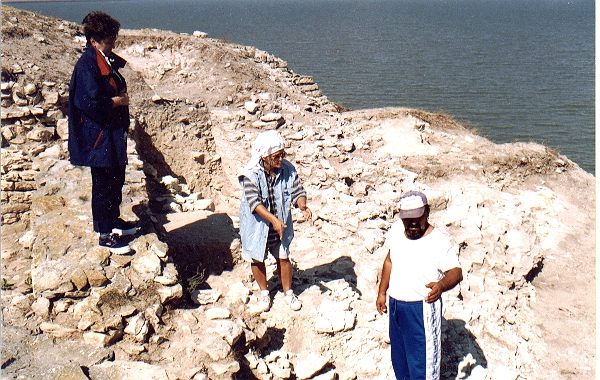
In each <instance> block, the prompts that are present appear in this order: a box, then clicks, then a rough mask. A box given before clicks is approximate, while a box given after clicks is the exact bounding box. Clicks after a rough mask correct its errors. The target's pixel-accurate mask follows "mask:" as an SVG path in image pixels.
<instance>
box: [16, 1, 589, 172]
mask: <svg viewBox="0 0 600 380" xmlns="http://www.w3.org/2000/svg"><path fill="white" fill-rule="evenodd" d="M5 5H11V6H15V7H18V8H22V9H27V10H31V11H35V12H38V13H41V14H44V15H48V16H55V17H59V18H62V19H66V20H69V21H74V22H77V23H80V22H81V20H82V19H83V17H84V16H85V15H86V14H87V13H88V12H89V11H91V10H102V11H105V12H107V13H109V14H111V15H112V16H113V17H115V18H117V19H118V20H119V21H120V22H121V25H122V27H123V28H126V29H141V28H157V29H165V30H171V31H174V32H184V33H193V32H194V31H196V30H199V31H203V32H206V33H208V35H209V37H212V38H218V39H224V40H229V41H231V42H233V43H237V44H241V45H251V46H255V47H257V48H258V49H260V50H265V51H267V52H269V53H271V54H273V55H275V56H277V57H279V58H281V59H283V60H285V61H287V62H288V66H289V68H290V69H291V70H292V71H294V72H295V73H298V74H303V75H312V76H314V78H315V81H316V82H317V83H318V85H319V87H320V88H321V89H322V90H323V92H324V94H325V95H326V96H327V97H328V98H329V100H330V101H333V102H336V103H339V104H341V105H343V106H345V107H348V108H352V109H364V108H379V107H411V108H422V109H425V110H427V111H429V112H445V113H447V114H448V115H450V116H452V117H454V118H455V119H457V120H458V121H459V122H461V123H464V124H466V125H467V126H468V127H469V128H473V129H477V130H478V132H479V133H480V134H481V135H483V136H486V137H488V138H489V139H490V140H492V141H494V142H496V143H507V142H514V141H535V142H540V143H542V144H545V145H547V146H548V147H550V148H552V149H556V150H558V151H559V152H560V153H561V154H564V155H566V156H567V157H569V158H570V159H571V160H573V161H575V162H576V163H577V164H579V165H580V166H581V167H582V168H583V169H585V170H586V171H588V172H590V173H592V174H594V173H595V114H594V113H595V108H594V107H595V99H594V96H595V83H594V80H595V71H594V70H595V65H594V58H595V57H594V54H595V52H594V48H595V45H594V44H595V41H594V28H595V19H594V13H595V9H594V1H593V0H574V1H567V0H444V1H440V0H144V1H141V0H121V1H70V2H46V3H35V2H31V3H19V2H16V3H14V2H11V3H6V2H5Z"/></svg>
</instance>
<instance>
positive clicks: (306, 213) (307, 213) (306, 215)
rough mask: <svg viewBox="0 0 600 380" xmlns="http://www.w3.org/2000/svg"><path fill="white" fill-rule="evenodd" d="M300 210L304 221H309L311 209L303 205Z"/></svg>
mask: <svg viewBox="0 0 600 380" xmlns="http://www.w3.org/2000/svg"><path fill="white" fill-rule="evenodd" d="M300 211H302V215H304V219H305V220H306V221H310V220H311V219H312V211H310V209H309V208H308V207H305V208H304V209H300Z"/></svg>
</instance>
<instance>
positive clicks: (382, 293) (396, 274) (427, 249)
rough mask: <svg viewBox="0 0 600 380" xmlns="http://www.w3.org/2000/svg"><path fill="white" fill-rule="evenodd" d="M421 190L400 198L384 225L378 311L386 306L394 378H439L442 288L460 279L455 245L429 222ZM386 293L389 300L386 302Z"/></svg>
mask: <svg viewBox="0 0 600 380" xmlns="http://www.w3.org/2000/svg"><path fill="white" fill-rule="evenodd" d="M428 217H429V205H428V204H427V197H426V196H425V194H423V193H420V192H417V191H411V192H408V193H406V194H405V195H403V196H402V198H401V199H400V219H401V221H398V222H395V223H394V224H393V225H392V227H391V228H390V230H389V231H388V234H387V238H386V241H385V246H386V247H387V248H389V252H388V254H387V256H386V258H385V261H384V262H383V268H382V270H381V282H380V284H379V294H378V296H377V311H378V312H379V313H380V314H382V313H386V312H388V311H389V317H390V342H391V346H392V347H391V348H392V366H393V368H394V372H395V374H396V378H397V379H401V380H421V379H422V380H434V379H439V378H440V362H441V322H442V300H441V296H442V293H443V292H445V291H447V290H450V289H452V288H454V287H455V286H456V285H457V284H458V283H459V282H460V281H461V280H462V278H463V277H462V270H461V268H460V263H459V262H458V254H457V249H456V248H455V247H454V246H453V245H452V244H451V243H450V239H449V238H448V237H447V236H446V235H444V234H443V233H442V232H441V231H439V230H438V229H436V228H435V227H433V226H432V225H430V224H429V222H428ZM386 293H387V295H388V296H389V306H388V305H386Z"/></svg>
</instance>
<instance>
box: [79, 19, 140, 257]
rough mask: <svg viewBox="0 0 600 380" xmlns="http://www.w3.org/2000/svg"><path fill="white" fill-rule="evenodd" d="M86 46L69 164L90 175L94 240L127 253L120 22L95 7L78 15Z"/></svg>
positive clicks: (128, 226)
mask: <svg viewBox="0 0 600 380" xmlns="http://www.w3.org/2000/svg"><path fill="white" fill-rule="evenodd" d="M83 26H84V34H85V37H86V39H87V47H86V50H85V51H84V52H83V54H82V55H81V58H79V61H77V64H76V65H75V69H74V70H73V75H72V76H71V84H70V89H69V153H70V160H71V163H72V164H73V165H80V166H89V167H90V168H91V173H92V217H93V220H94V231H95V232H97V233H99V234H100V237H99V244H100V246H102V247H106V248H108V249H110V250H111V251H112V252H114V253H120V254H124V253H127V252H129V251H130V248H129V245H128V244H127V243H125V242H123V241H122V239H121V235H128V234H134V233H135V232H136V230H137V229H136V227H135V225H134V224H133V223H129V222H125V221H123V220H122V219H121V218H120V210H119V208H120V205H121V201H122V189H123V185H124V184H125V166H126V165H127V130H128V128H129V107H128V106H129V96H128V95H127V84H126V83H125V79H124V78H123V77H122V76H121V74H119V71H118V70H119V69H120V68H123V67H124V66H125V63H126V62H125V60H124V59H122V58H121V57H119V56H117V55H116V54H114V53H113V52H112V50H113V48H114V46H115V41H116V39H117V35H118V33H119V30H120V28H121V24H120V23H119V22H118V21H117V20H115V19H114V18H112V17H111V16H109V15H108V14H106V13H103V12H99V11H94V12H91V13H89V14H88V15H87V16H86V17H85V18H84V19H83Z"/></svg>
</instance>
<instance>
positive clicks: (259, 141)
mask: <svg viewBox="0 0 600 380" xmlns="http://www.w3.org/2000/svg"><path fill="white" fill-rule="evenodd" d="M283 149H285V145H284V142H283V138H281V136H280V135H279V132H277V131H275V130H271V131H267V132H262V133H260V134H259V135H258V136H257V137H256V140H254V144H252V157H250V161H248V163H247V164H246V166H245V169H247V170H251V169H253V168H254V167H256V166H258V164H259V163H260V159H261V158H264V157H267V156H270V155H271V154H273V153H275V152H278V151H280V150H283Z"/></svg>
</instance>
